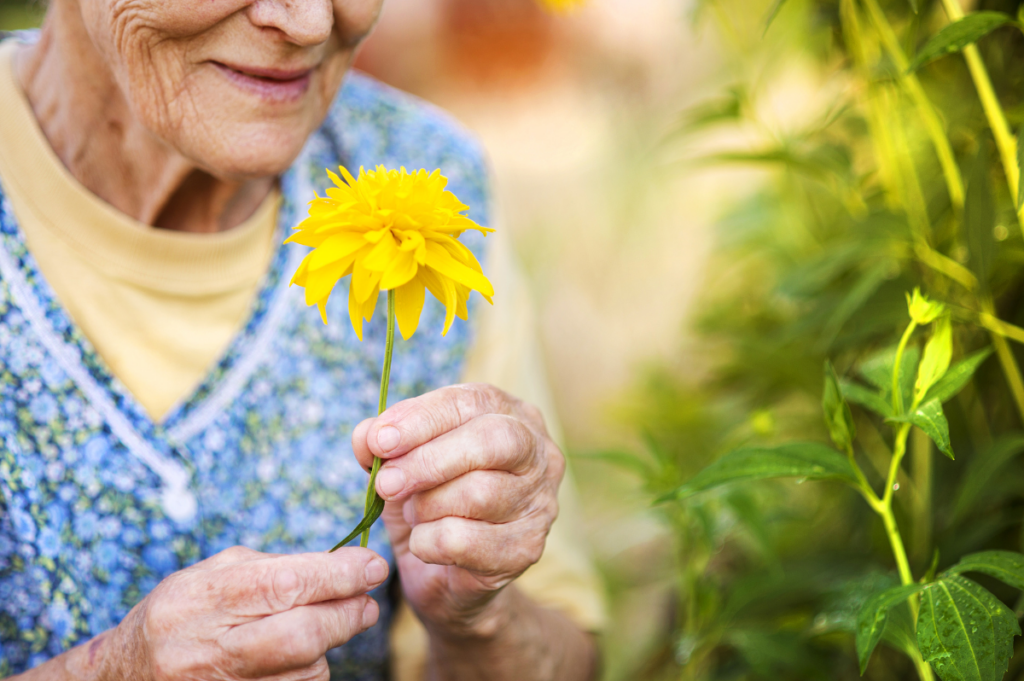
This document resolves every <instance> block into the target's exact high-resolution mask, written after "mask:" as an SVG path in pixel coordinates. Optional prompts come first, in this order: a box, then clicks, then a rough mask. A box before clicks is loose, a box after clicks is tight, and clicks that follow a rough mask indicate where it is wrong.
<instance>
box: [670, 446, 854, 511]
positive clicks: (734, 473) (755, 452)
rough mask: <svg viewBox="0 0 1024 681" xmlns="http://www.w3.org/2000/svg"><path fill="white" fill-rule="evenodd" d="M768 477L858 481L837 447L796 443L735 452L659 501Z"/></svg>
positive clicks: (681, 497)
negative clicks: (835, 448)
mask: <svg viewBox="0 0 1024 681" xmlns="http://www.w3.org/2000/svg"><path fill="white" fill-rule="evenodd" d="M769 478H804V479H807V480H841V481H843V482H848V483H850V484H856V482H857V478H856V476H855V475H854V472H853V468H852V467H851V466H850V462H849V460H848V459H847V458H846V457H845V456H843V455H842V454H840V453H839V452H837V451H836V450H834V449H832V448H831V447H828V446H826V445H823V444H820V443H817V442H793V443H789V444H784V445H778V446H776V447H750V448H744V449H737V450H735V451H732V452H730V453H728V454H726V455H725V456H723V457H722V458H720V459H718V460H717V461H715V462H714V463H712V464H711V465H710V466H708V467H707V468H705V469H704V470H702V471H701V472H700V473H698V474H697V475H696V476H694V478H693V479H692V480H690V481H689V482H688V483H686V484H685V485H682V486H681V487H679V488H678V489H677V490H676V491H674V492H672V493H670V494H667V495H665V496H663V497H662V498H661V499H659V500H658V501H669V500H671V499H685V498H687V497H690V496H692V495H694V494H697V493H699V492H704V491H706V490H709V489H714V488H715V487H720V486H721V485H727V484H729V483H732V482H740V481H745V480H765V479H769Z"/></svg>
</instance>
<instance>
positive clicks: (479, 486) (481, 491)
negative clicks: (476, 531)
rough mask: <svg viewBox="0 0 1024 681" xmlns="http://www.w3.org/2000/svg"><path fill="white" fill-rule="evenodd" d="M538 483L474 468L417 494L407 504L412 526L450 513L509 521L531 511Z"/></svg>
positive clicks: (488, 520)
mask: <svg viewBox="0 0 1024 681" xmlns="http://www.w3.org/2000/svg"><path fill="white" fill-rule="evenodd" d="M535 488H536V485H535V484H533V483H532V482H531V481H529V480H527V479H526V478H524V477H521V476H518V475H513V474H512V473H505V472H502V471H473V472H471V473H467V474H465V475H462V476H460V477H458V478H455V479H454V480H451V481H449V482H446V483H444V484H443V485H440V486H438V487H435V488H433V489H430V490H427V491H425V492H420V493H419V494H415V495H413V497H412V499H410V500H409V503H406V504H405V505H404V508H403V510H404V513H405V520H406V521H407V522H408V523H409V524H410V525H418V524H420V523H429V522H432V521H434V520H440V519H441V518H446V517H448V516H455V517H459V518H468V519H470V520H486V521H487V522H491V523H505V522H509V521H511V520H514V519H515V518H516V517H518V516H519V515H522V514H524V513H525V512H527V510H528V509H529V506H530V501H531V500H532V499H533V497H534V494H533V492H534V490H535Z"/></svg>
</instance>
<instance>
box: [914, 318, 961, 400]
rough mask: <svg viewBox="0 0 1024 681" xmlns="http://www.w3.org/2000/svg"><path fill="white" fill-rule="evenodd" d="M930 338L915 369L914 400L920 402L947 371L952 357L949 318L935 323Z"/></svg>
mask: <svg viewBox="0 0 1024 681" xmlns="http://www.w3.org/2000/svg"><path fill="white" fill-rule="evenodd" d="M933 328H934V330H933V332H932V337H931V338H930V339H929V340H928V344H927V345H926V346H924V356H923V357H921V364H920V366H918V368H917V383H915V384H914V399H915V400H918V401H920V400H921V398H923V397H924V396H925V395H926V394H928V390H929V389H930V388H931V387H932V386H933V385H935V384H936V383H937V382H938V380H939V379H940V378H942V377H943V376H945V375H946V370H947V369H949V360H950V359H951V358H952V357H953V325H952V324H951V323H950V321H949V317H948V316H947V317H940V318H939V319H937V320H936V321H935V326H934V327H933Z"/></svg>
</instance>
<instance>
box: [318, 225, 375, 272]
mask: <svg viewBox="0 0 1024 681" xmlns="http://www.w3.org/2000/svg"><path fill="white" fill-rule="evenodd" d="M368 246H369V244H367V243H366V239H364V238H363V235H362V234H360V233H358V232H344V233H342V234H335V235H333V236H329V237H327V239H326V240H325V241H324V242H323V243H322V244H320V246H319V247H317V249H316V250H315V251H313V257H311V258H310V260H309V269H310V270H317V269H320V268H321V267H325V266H327V265H330V264H331V263H332V262H338V261H339V260H343V259H345V258H348V257H349V256H351V255H353V254H354V253H355V252H356V251H358V250H359V249H360V248H363V247H368ZM367 252H369V248H367Z"/></svg>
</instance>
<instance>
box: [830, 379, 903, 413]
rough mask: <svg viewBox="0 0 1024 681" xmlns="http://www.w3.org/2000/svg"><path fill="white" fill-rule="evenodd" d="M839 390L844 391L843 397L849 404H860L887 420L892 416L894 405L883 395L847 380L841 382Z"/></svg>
mask: <svg viewBox="0 0 1024 681" xmlns="http://www.w3.org/2000/svg"><path fill="white" fill-rule="evenodd" d="M839 389H840V390H842V391H843V397H845V398H846V400H847V401H848V402H853V403H854V404H859V405H860V406H862V407H864V408H866V409H870V410H871V411H873V412H875V413H876V414H879V415H880V416H884V417H885V418H889V417H890V416H892V403H890V402H888V401H887V400H886V399H885V397H884V396H883V395H882V394H881V393H879V392H876V391H874V390H871V389H870V388H866V387H864V386H862V385H861V384H860V383H854V382H853V381H847V380H840V381H839Z"/></svg>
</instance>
